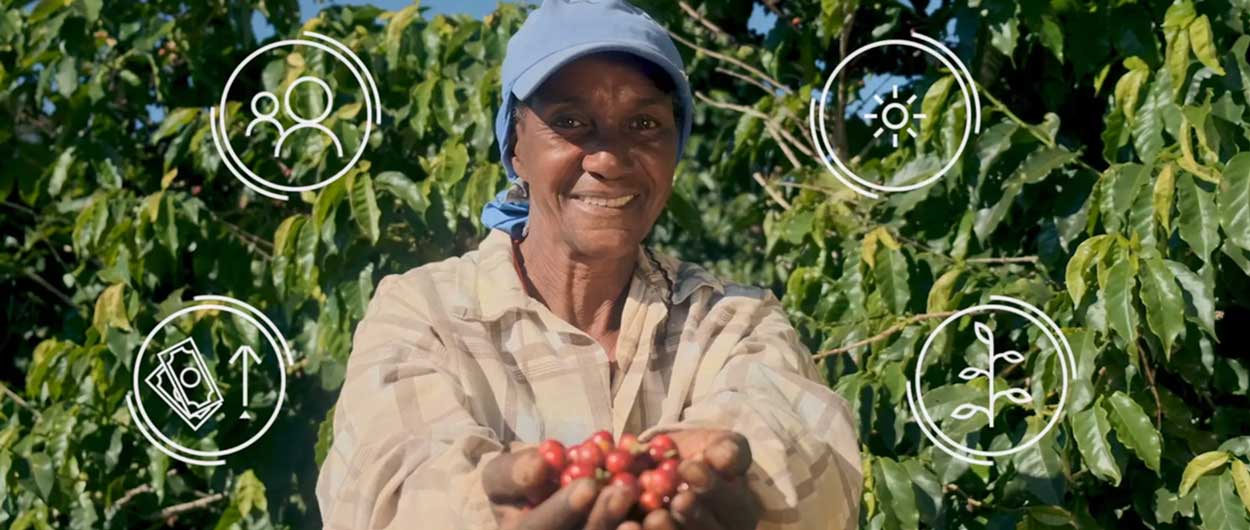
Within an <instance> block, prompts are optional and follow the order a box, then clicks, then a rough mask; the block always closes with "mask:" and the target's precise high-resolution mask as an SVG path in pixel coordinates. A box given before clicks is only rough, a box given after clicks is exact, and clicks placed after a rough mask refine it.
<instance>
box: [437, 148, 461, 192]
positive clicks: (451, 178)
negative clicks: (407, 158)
mask: <svg viewBox="0 0 1250 530" xmlns="http://www.w3.org/2000/svg"><path fill="white" fill-rule="evenodd" d="M468 165H469V152H468V151H467V150H466V149H465V147H464V146H463V145H460V144H458V143H457V144H452V145H450V146H448V147H446V148H444V149H443V151H442V153H440V154H439V156H438V159H437V160H436V161H435V166H434V172H433V176H434V179H435V181H436V182H438V183H439V185H441V186H444V188H443V189H449V188H451V187H452V186H455V185H456V183H458V182H460V180H461V179H463V178H464V175H465V169H466V168H467V167H468Z"/></svg>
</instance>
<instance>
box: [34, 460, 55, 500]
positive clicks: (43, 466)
mask: <svg viewBox="0 0 1250 530" xmlns="http://www.w3.org/2000/svg"><path fill="white" fill-rule="evenodd" d="M27 464H29V465H30V474H31V476H33V477H34V478H35V487H36V488H39V496H40V497H43V498H44V499H47V498H48V496H49V495H51V494H52V479H53V478H54V477H53V475H52V459H51V458H48V454H47V453H45V452H42V451H40V452H37V453H31V454H30V457H28V458H27Z"/></svg>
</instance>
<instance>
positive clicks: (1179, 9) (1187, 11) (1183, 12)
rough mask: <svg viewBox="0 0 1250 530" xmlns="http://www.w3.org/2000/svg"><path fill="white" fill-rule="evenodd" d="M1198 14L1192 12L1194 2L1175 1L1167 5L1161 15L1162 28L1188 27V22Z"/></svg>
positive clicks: (1179, 28)
mask: <svg viewBox="0 0 1250 530" xmlns="http://www.w3.org/2000/svg"><path fill="white" fill-rule="evenodd" d="M1196 16H1198V14H1197V13H1195V12H1194V4H1193V2H1190V1H1188V0H1186V1H1183V2H1175V3H1173V4H1172V5H1171V6H1169V7H1168V10H1167V13H1165V14H1164V15H1163V29H1177V30H1183V29H1185V28H1187V27H1189V23H1190V22H1192V21H1193V20H1194V17H1196Z"/></svg>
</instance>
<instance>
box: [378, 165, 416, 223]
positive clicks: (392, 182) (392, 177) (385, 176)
mask: <svg viewBox="0 0 1250 530" xmlns="http://www.w3.org/2000/svg"><path fill="white" fill-rule="evenodd" d="M374 181H375V183H376V184H377V187H378V190H379V191H384V192H387V193H390V194H391V195H394V196H395V198H397V199H399V200H401V201H404V204H407V205H408V207H409V208H411V209H412V211H413V212H415V213H416V214H417V215H424V214H425V210H426V208H429V207H430V201H429V199H426V198H425V194H423V193H421V187H420V186H418V185H417V183H416V182H413V181H412V180H411V179H409V178H408V177H407V176H405V175H404V174H403V173H400V172H398V171H386V172H383V173H382V174H380V175H378V177H377V178H376V179H374Z"/></svg>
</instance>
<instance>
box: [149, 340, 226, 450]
mask: <svg viewBox="0 0 1250 530" xmlns="http://www.w3.org/2000/svg"><path fill="white" fill-rule="evenodd" d="M156 358H157V361H158V363H157V366H156V368H155V369H154V370H153V371H152V372H151V373H149V374H148V376H147V378H146V379H145V381H146V382H147V384H148V386H149V387H151V388H152V390H154V391H156V394H157V395H158V396H160V397H161V400H163V401H164V402H165V404H166V405H169V408H171V409H173V410H174V412H175V413H176V414H178V417H180V418H182V421H184V422H186V424H187V425H188V426H190V427H191V429H192V430H199V428H200V426H201V425H203V424H204V422H205V421H208V418H210V417H212V415H213V413H214V412H217V410H218V409H220V408H221V406H222V403H223V402H224V401H225V400H224V399H223V398H222V396H221V390H220V389H218V388H217V381H215V380H213V376H212V374H210V373H209V372H208V366H207V365H206V364H205V363H204V356H203V355H200V350H199V348H197V347H196V345H195V341H194V340H192V339H190V338H187V339H184V340H182V342H179V343H177V344H175V345H173V346H170V347H169V348H166V349H165V350H164V351H162V352H160V353H158V354H156Z"/></svg>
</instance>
